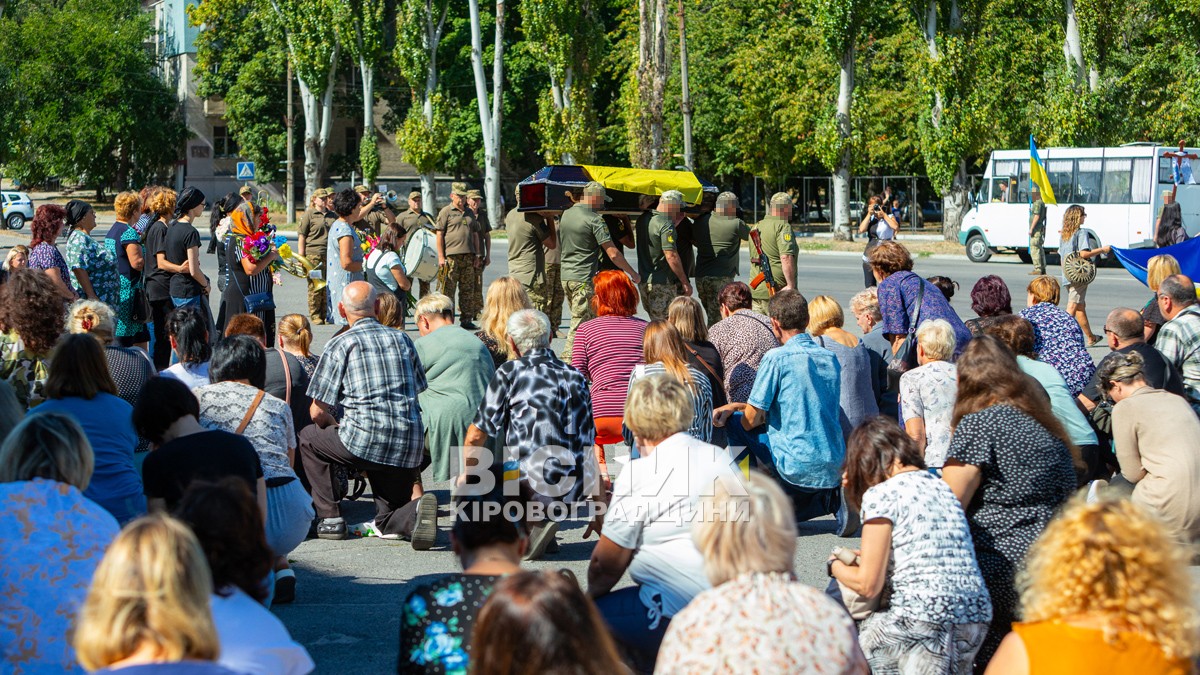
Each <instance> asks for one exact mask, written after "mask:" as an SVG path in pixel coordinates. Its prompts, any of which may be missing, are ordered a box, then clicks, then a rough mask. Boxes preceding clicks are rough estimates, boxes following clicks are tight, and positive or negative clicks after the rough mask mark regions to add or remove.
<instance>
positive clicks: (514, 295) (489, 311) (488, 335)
mask: <svg viewBox="0 0 1200 675" xmlns="http://www.w3.org/2000/svg"><path fill="white" fill-rule="evenodd" d="M522 309H533V303H532V302H530V301H529V295H528V294H527V293H526V292H525V286H523V285H522V284H521V282H520V281H517V279H516V277H500V278H499V279H496V280H495V281H493V282H492V284H491V285H490V286H488V291H487V300H486V301H485V302H484V303H483V316H482V317H480V319H479V323H480V324H481V326H482V327H481V328H480V330H479V331H478V332H476V333H475V335H476V336H477V337H478V338H479V339H480V340H482V341H483V344H484V346H485V347H487V350H488V353H489V354H491V355H492V362H493V364H494V365H495V366H496V367H497V368H499V367H500V364H501V363H504V362H505V361H507V360H509V359H510V358H512V350H511V349H510V348H509V346H508V333H507V329H506V326H507V325H508V319H509V317H511V316H512V315H513V314H515V313H517V312H519V311H521V310H522Z"/></svg>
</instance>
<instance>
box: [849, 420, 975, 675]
mask: <svg viewBox="0 0 1200 675" xmlns="http://www.w3.org/2000/svg"><path fill="white" fill-rule="evenodd" d="M845 484H846V497H847V498H848V499H849V500H850V501H851V502H852V503H855V504H861V505H862V522H863V531H862V555H861V560H860V563H859V565H857V566H849V565H845V564H844V563H842V562H840V561H833V562H832V563H831V565H830V574H831V575H832V576H833V577H834V578H836V579H837V580H838V581H840V582H842V583H843V584H845V585H846V586H848V587H849V588H850V589H851V590H853V591H855V592H857V593H859V594H861V595H864V596H867V597H872V598H873V597H877V596H878V595H879V594H881V593H882V592H883V587H884V585H885V582H887V579H886V577H887V570H888V566H889V562H892V565H893V569H892V574H891V580H890V585H891V589H892V596H891V602H890V604H889V606H888V607H887V609H882V610H880V611H877V612H875V613H873V614H871V615H870V616H869V617H867V618H866V619H865V620H864V621H863V623H862V626H861V630H860V632H859V643H860V644H861V646H862V649H863V652H864V653H865V654H866V656H867V661H868V662H869V663H870V664H871V670H872V671H873V672H876V673H894V672H900V664H907V665H906V667H905V669H904V672H931V673H932V672H937V673H969V672H971V664H972V662H973V661H974V659H975V653H976V652H977V651H978V650H979V647H980V645H982V644H983V639H984V636H986V635H987V630H988V622H990V621H991V619H992V606H991V601H990V600H989V599H988V592H987V587H986V586H984V583H983V575H982V574H981V573H980V571H979V564H978V563H977V562H976V560H975V551H974V549H973V548H972V546H971V533H970V529H969V527H968V525H967V516H966V514H965V513H964V512H963V509H962V506H961V505H960V504H959V502H958V499H957V498H956V497H955V496H954V493H953V492H952V491H951V490H950V486H949V485H947V484H946V483H945V482H943V481H942V480H940V479H938V477H937V476H934V475H933V474H932V473H930V472H928V471H926V470H925V460H924V459H922V457H921V451H920V449H919V448H918V447H917V444H916V442H915V441H913V439H912V438H910V437H909V436H908V434H906V433H905V432H904V431H903V430H902V429H901V428H900V426H899V425H898V424H896V422H895V421H893V420H890V419H887V418H884V417H875V418H873V419H871V420H868V421H867V422H864V423H863V424H862V425H861V426H859V427H858V428H857V429H855V430H854V433H853V434H851V435H850V441H849V443H848V444H847V448H846V474H845ZM893 561H894V562H893Z"/></svg>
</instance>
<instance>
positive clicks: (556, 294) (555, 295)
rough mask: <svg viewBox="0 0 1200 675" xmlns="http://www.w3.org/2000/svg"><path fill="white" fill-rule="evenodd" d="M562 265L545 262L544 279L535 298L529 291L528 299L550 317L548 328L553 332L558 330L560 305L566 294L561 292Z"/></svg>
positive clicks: (560, 318)
mask: <svg viewBox="0 0 1200 675" xmlns="http://www.w3.org/2000/svg"><path fill="white" fill-rule="evenodd" d="M561 274H562V265H559V264H556V263H555V264H551V263H547V264H546V281H545V283H544V284H543V285H542V287H541V289H540V290H539V291H538V292H537V298H538V299H536V300H535V299H534V295H533V294H532V293H531V294H530V295H529V299H530V300H532V301H533V304H534V306H535V307H537V308H538V310H539V311H540V312H541V313H542V314H545V315H546V317H547V318H549V319H550V328H551V330H553V331H554V332H555V333H557V332H558V327H559V326H561V325H562V306H563V301H564V300H565V299H566V294H565V293H563V285H562V281H561V280H560V279H561V276H560V275H561Z"/></svg>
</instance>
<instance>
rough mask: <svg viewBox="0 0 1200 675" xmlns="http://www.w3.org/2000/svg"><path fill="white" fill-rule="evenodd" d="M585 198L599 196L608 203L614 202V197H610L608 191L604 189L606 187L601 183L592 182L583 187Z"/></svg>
mask: <svg viewBox="0 0 1200 675" xmlns="http://www.w3.org/2000/svg"><path fill="white" fill-rule="evenodd" d="M583 196H584V197H597V196H599V197H604V201H606V202H611V201H612V197H609V196H608V190H606V189H604V186H603V185H601V184H600V183H597V182H596V181H592V182H590V183H588V184H587V185H585V186H583Z"/></svg>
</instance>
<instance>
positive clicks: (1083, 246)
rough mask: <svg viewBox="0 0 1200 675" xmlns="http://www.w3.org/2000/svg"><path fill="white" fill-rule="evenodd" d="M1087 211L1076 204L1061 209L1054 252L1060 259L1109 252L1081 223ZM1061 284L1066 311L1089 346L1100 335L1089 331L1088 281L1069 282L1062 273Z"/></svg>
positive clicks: (1109, 248)
mask: <svg viewBox="0 0 1200 675" xmlns="http://www.w3.org/2000/svg"><path fill="white" fill-rule="evenodd" d="M1085 218H1087V213H1085V212H1084V210H1083V207H1082V206H1080V205H1078V204H1072V205H1071V206H1068V207H1067V210H1066V211H1065V212H1063V220H1062V235H1061V237H1060V239H1059V241H1060V242H1061V243H1059V245H1058V255H1059V257H1061V258H1062V259H1063V260H1066V259H1067V256H1069V255H1072V254H1076V255H1078V256H1079V257H1080V258H1082V259H1084V260H1088V259H1090V258H1098V257H1099V256H1102V255H1108V254H1110V253H1112V247H1111V246H1101V245H1100V238H1099V237H1097V236H1096V233H1095V232H1092V231H1091V230H1089V229H1087V228H1085V227H1084V226H1083V221H1084V219H1085ZM1063 285H1064V286H1066V287H1067V314H1070V315H1071V317H1072V318H1073V319H1075V320H1076V321H1077V322H1078V323H1079V327H1080V328H1081V329H1082V330H1083V339H1084V340H1086V341H1087V345H1088V346H1089V347H1092V346H1094V345H1096V344H1098V343H1099V342H1100V339H1101V338H1100V336H1098V335H1094V334H1093V333H1092V325H1091V324H1090V323H1088V317H1087V303H1086V302H1085V300H1086V299H1087V289H1088V285H1089V284H1073V283H1071V281H1070V280H1069V279H1067V275H1066V272H1065V271H1064V272H1063Z"/></svg>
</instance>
